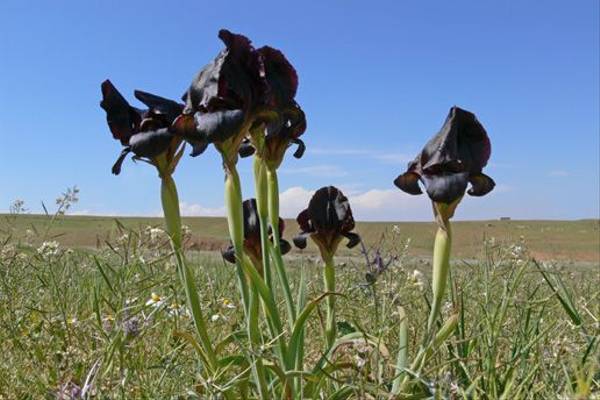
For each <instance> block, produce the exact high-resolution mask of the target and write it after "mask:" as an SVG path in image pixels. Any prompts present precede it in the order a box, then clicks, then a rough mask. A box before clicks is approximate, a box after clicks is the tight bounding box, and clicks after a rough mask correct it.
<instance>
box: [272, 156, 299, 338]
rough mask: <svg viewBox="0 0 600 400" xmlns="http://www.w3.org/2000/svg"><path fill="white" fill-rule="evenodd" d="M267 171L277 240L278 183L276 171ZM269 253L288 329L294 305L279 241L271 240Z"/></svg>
mask: <svg viewBox="0 0 600 400" xmlns="http://www.w3.org/2000/svg"><path fill="white" fill-rule="evenodd" d="M266 169H267V188H268V192H269V195H268V202H269V222H270V224H271V229H272V231H273V237H274V238H278V237H279V236H280V233H279V182H278V180H277V171H276V170H275V169H272V168H266ZM269 248H270V250H271V251H270V253H271V256H272V257H273V262H274V263H275V268H276V269H277V275H278V276H279V281H280V283H281V287H282V288H283V294H284V297H285V304H286V307H287V311H288V316H289V323H290V327H292V326H293V324H294V321H295V320H296V307H295V305H294V299H293V297H292V291H291V290H290V284H289V281H288V277H287V273H286V271H285V265H284V263H283V257H282V256H281V243H280V242H279V240H273V244H272V245H271V244H269Z"/></svg>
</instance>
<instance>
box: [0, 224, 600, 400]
mask: <svg viewBox="0 0 600 400" xmlns="http://www.w3.org/2000/svg"><path fill="white" fill-rule="evenodd" d="M119 221H120V223H119V224H117V223H116V222H115V220H114V219H113V218H107V217H78V216H77V217H63V216H58V217H57V218H56V219H55V220H54V221H53V223H52V224H51V225H50V224H49V217H45V216H35V215H20V216H7V215H4V216H2V232H0V239H2V240H0V399H2V400H8V399H11V400H12V399H38V398H40V399H41V398H46V399H61V400H63V399H64V400H66V399H68V400H75V399H81V398H85V399H88V398H91V399H190V400H191V399H207V398H211V399H212V398H214V399H220V398H223V397H221V396H222V395H221V394H220V393H221V392H222V390H224V388H227V384H228V382H234V383H235V385H234V386H233V387H232V388H231V389H227V390H229V397H228V398H234V399H235V398H245V396H244V395H243V394H242V392H243V391H244V389H243V387H244V384H243V382H245V381H246V380H247V379H248V369H247V368H244V367H243V366H237V365H232V366H231V367H228V368H226V369H224V371H223V372H222V373H220V375H218V376H215V377H211V378H210V379H209V380H206V379H205V377H206V371H205V370H204V366H203V364H202V363H201V362H199V358H198V355H197V352H196V351H195V348H196V349H197V346H198V345H197V344H196V343H197V342H196V341H195V339H194V337H196V336H195V331H194V324H193V323H192V319H191V317H190V314H189V308H187V306H186V295H185V290H184V287H183V286H182V284H181V281H180V280H179V278H178V273H177V269H176V266H175V264H174V261H173V256H172V253H171V247H170V245H169V243H168V241H167V240H166V238H165V237H164V236H161V235H159V236H158V237H156V238H153V233H152V232H151V230H150V229H148V225H151V226H161V224H162V220H161V219H158V218H119ZM184 223H185V224H186V225H188V226H189V227H190V228H191V236H189V237H188V239H187V244H188V251H187V253H186V255H187V264H188V265H189V266H190V268H191V271H192V276H193V280H194V281H195V284H196V286H197V288H198V295H199V302H200V307H201V310H202V313H203V314H204V318H205V319H206V321H207V323H208V335H209V337H210V338H211V340H213V341H214V343H213V344H214V345H215V348H217V349H218V357H219V358H222V359H223V360H228V359H229V358H228V357H234V355H236V354H249V353H251V352H252V351H254V350H252V349H251V348H249V347H248V346H249V344H248V341H247V340H245V337H244V324H245V317H244V312H243V309H242V306H241V304H240V297H239V293H238V288H237V281H236V274H235V268H234V267H233V266H231V264H226V263H225V262H224V261H223V260H222V258H221V257H220V256H219V254H218V253H217V252H215V251H204V250H216V249H220V248H222V247H223V246H224V245H225V244H226V243H227V240H226V226H225V220H224V219H221V218H185V219H184ZM394 225H397V227H398V228H396V229H394V228H393V226H394ZM287 226H288V230H287V236H288V237H289V236H291V233H293V232H294V231H295V229H294V228H295V223H293V221H288V225H287ZM454 228H455V229H454V232H455V235H456V238H457V240H456V246H455V254H457V255H458V259H455V260H454V263H453V264H454V266H453V267H452V281H451V282H452V284H451V285H450V287H449V289H448V290H447V293H446V296H445V301H444V306H443V310H442V320H443V321H446V322H448V321H450V320H452V319H453V318H455V320H458V321H459V322H458V325H457V327H456V329H455V331H453V334H452V335H451V336H450V337H449V338H448V339H447V340H446V341H445V342H444V346H440V348H438V349H437V350H436V351H435V352H434V353H433V354H432V355H431V356H430V357H431V358H429V359H428V362H427V366H426V368H424V369H423V370H422V371H421V374H420V375H419V377H418V379H419V380H420V381H421V382H422V383H423V384H425V385H426V386H427V387H431V388H434V390H435V391H437V392H438V393H442V394H443V395H444V396H446V397H444V398H451V399H462V398H480V399H497V398H505V399H553V398H560V399H581V400H583V399H588V398H589V399H600V387H599V385H598V382H599V381H600V369H599V360H600V352H599V351H600V350H599V347H598V343H599V340H600V323H599V321H600V301H599V298H600V289H599V287H600V286H599V285H598V283H599V278H600V277H599V275H598V272H599V271H598V251H599V249H598V246H597V243H598V235H599V233H598V221H592V220H589V221H573V222H564V221H489V222H488V221H483V222H456V223H454ZM27 230H29V232H27ZM357 230H358V232H361V233H362V235H363V238H364V240H365V242H366V243H367V244H368V245H375V246H376V247H377V248H379V249H381V252H382V256H383V257H384V259H385V260H389V259H390V258H391V257H395V261H394V262H393V263H391V264H390V266H389V268H388V269H387V270H385V271H383V272H382V273H381V274H380V275H377V276H375V278H374V279H368V278H367V277H366V275H365V273H366V272H367V271H368V268H369V267H368V266H367V264H366V263H365V261H364V258H362V257H360V251H359V250H358V249H353V250H351V251H349V250H346V251H345V252H344V256H341V257H337V265H336V281H337V286H336V290H337V291H338V292H339V293H340V296H339V298H338V299H337V300H336V304H337V306H336V307H337V310H338V316H337V328H338V337H345V336H343V335H353V334H359V336H358V337H363V336H364V337H371V338H376V340H374V339H373V340H374V341H372V342H368V341H366V339H365V340H363V339H356V340H354V341H351V342H348V343H346V344H344V345H343V346H340V347H339V348H338V349H337V350H336V351H335V353H333V354H331V355H330V357H331V362H332V363H333V365H336V366H337V365H339V366H340V367H339V369H338V370H336V372H335V373H333V374H332V376H334V378H335V379H329V380H321V381H317V382H319V383H318V385H317V386H316V387H317V389H314V386H315V380H314V379H311V378H310V376H309V373H308V372H306V374H307V378H306V380H305V381H303V382H304V384H305V385H306V397H303V398H307V399H308V398H311V399H317V398H319V399H320V398H323V397H322V396H321V395H315V393H321V394H328V393H334V392H336V393H337V392H339V393H343V394H344V395H343V396H338V397H335V398H339V399H381V400H387V399H390V398H391V397H390V396H389V392H390V389H391V387H392V381H393V379H394V376H395V372H394V371H395V370H394V365H395V364H394V363H395V357H396V354H397V353H398V351H399V341H400V339H399V335H400V333H399V325H400V323H401V321H408V323H407V326H408V328H407V329H408V331H407V332H408V333H407V334H408V345H407V346H408V347H407V348H408V357H409V359H413V358H414V357H417V354H418V349H419V346H420V345H421V342H420V341H421V339H422V338H423V337H424V336H425V334H426V332H425V331H426V320H427V314H428V310H429V305H430V302H431V298H432V291H431V287H430V282H429V280H430V277H431V265H430V262H429V260H428V256H429V255H430V253H431V247H432V237H433V232H434V226H433V224H429V223H397V224H393V223H359V224H358V229H357ZM159 232H160V231H159ZM383 233H385V235H384V239H383V241H380V238H381V237H382V234H383ZM521 236H523V237H524V240H523V239H522V238H521ZM409 237H410V238H411V241H410V243H409V244H408V245H406V239H407V238H409ZM484 237H486V238H487V240H484ZM492 237H493V238H494V240H491V238H492ZM54 240H56V241H59V242H60V244H56V243H52V242H53V241H54ZM41 242H47V243H46V244H44V245H41ZM196 250H202V251H196ZM314 255H315V254H314V250H311V251H309V252H308V254H302V253H299V252H296V253H295V254H294V255H293V256H292V257H286V260H287V267H288V268H287V271H288V274H289V279H290V285H291V290H292V292H293V293H294V296H295V297H300V296H299V293H302V292H303V290H304V291H305V292H304V293H305V296H304V297H305V299H306V300H304V301H311V300H314V299H318V298H319V297H320V295H321V294H322V293H323V292H324V288H323V283H322V272H323V266H322V264H321V263H320V262H317V261H316V260H317V257H315V256H314ZM371 255H372V254H371ZM348 256H350V257H348ZM534 258H537V259H548V260H550V259H551V260H558V262H556V263H541V264H538V263H536V261H534ZM573 264H574V265H577V266H578V268H570V267H571V266H572V265H573ZM415 270H418V271H421V272H422V274H418V273H415ZM543 271H546V272H545V275H544V273H543ZM301 282H304V283H305V285H306V286H304V285H303V284H302V283H301ZM276 287H277V288H278V290H276V293H278V294H277V296H278V307H277V308H278V309H279V312H280V313H281V314H282V315H285V312H286V310H285V306H284V301H283V300H282V298H281V292H280V285H279V284H277V285H276ZM302 288H304V289H302ZM400 306H402V307H403V308H404V310H406V315H407V319H406V320H404V319H402V318H401V316H400V314H399V310H400V308H399V307H400ZM324 314H325V310H324V307H323V306H322V305H321V306H319V307H317V311H316V312H315V313H313V314H312V315H311V316H310V318H308V319H307V322H306V324H307V325H306V333H305V337H304V340H305V345H304V346H305V347H304V350H303V351H304V354H305V355H304V360H303V364H302V365H300V366H299V368H301V369H302V370H303V371H318V370H315V368H316V367H315V365H317V364H318V363H319V360H322V359H323V357H324V355H323V337H324V334H323V329H324V328H323V324H324V323H323V320H324ZM259 328H260V331H261V332H263V334H264V335H267V332H268V331H269V326H268V324H267V322H266V321H265V320H264V319H261V321H260V326H259ZM284 336H285V338H286V340H288V339H289V337H290V332H289V331H286V332H284ZM340 340H341V339H340ZM376 343H377V344H376ZM260 351H261V357H262V358H263V359H264V360H267V362H268V360H274V359H276V357H277V354H278V353H277V352H278V350H277V346H275V344H274V343H273V342H265V343H264V345H263V346H262V347H261V350H260ZM315 375H316V373H315ZM212 379H214V381H213V380H212ZM240 382H241V383H240ZM237 385H239V388H238V386H237ZM319 385H320V386H319ZM303 390H304V389H303ZM82 391H85V393H83V394H82ZM249 398H254V397H252V396H250V397H249ZM400 398H402V397H400ZM411 398H415V399H416V398H419V399H425V398H428V397H427V396H421V397H419V396H416V397H411Z"/></svg>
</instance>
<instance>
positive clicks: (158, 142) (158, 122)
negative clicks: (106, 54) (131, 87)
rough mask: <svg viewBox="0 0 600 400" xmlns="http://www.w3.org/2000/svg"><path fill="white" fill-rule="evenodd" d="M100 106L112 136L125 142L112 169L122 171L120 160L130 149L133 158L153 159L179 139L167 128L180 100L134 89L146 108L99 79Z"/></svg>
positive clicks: (180, 109)
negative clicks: (176, 100) (128, 100)
mask: <svg viewBox="0 0 600 400" xmlns="http://www.w3.org/2000/svg"><path fill="white" fill-rule="evenodd" d="M101 89H102V101H101V102H100V106H101V107H102V108H103V109H104V111H106V121H107V122H108V126H109V128H110V130H111V132H112V135H113V137H114V138H115V139H117V140H119V141H120V142H121V144H122V145H123V146H124V148H123V150H122V152H121V154H120V155H119V158H118V159H117V162H116V163H115V164H114V165H113V167H112V172H113V174H115V175H118V174H119V173H120V172H121V165H122V164H123V160H124V159H125V157H126V156H127V154H129V153H130V152H131V153H133V154H134V155H135V158H139V159H146V160H152V159H153V158H155V157H157V156H159V155H161V154H163V153H164V152H166V151H167V150H168V149H169V148H173V147H177V146H178V144H179V142H180V141H181V140H180V139H178V138H176V137H175V136H174V135H173V134H172V133H170V131H169V127H170V126H171V124H172V123H173V121H174V120H175V119H176V118H177V117H178V116H179V115H180V114H181V112H182V110H183V104H179V103H177V102H175V101H173V100H169V99H165V98H163V97H160V96H156V95H153V94H150V93H146V92H142V91H140V90H136V91H135V92H134V94H135V97H136V98H137V99H138V100H139V101H141V102H142V103H144V104H145V105H146V107H148V108H147V109H145V110H141V109H138V108H135V107H132V106H131V105H129V103H128V102H127V100H125V98H124V97H123V96H122V95H121V93H119V91H118V90H117V89H116V88H115V87H114V86H113V84H112V83H111V82H110V81H109V80H106V81H104V82H102V86H101Z"/></svg>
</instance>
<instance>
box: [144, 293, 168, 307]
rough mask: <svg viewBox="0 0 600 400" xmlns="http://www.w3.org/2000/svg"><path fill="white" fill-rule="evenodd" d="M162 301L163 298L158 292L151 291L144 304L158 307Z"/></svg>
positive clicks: (163, 300) (163, 301)
mask: <svg viewBox="0 0 600 400" xmlns="http://www.w3.org/2000/svg"><path fill="white" fill-rule="evenodd" d="M164 303H165V299H163V298H162V297H161V296H159V295H158V294H156V293H154V292H152V294H151V295H150V299H148V301H147V302H146V305H147V306H152V307H154V308H158V307H161V306H162V305H163V304H164Z"/></svg>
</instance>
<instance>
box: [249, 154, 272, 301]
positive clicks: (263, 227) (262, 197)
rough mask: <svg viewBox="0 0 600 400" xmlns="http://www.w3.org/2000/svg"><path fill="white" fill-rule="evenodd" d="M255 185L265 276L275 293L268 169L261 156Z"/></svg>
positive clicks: (255, 158) (256, 166)
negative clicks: (270, 236) (271, 255)
mask: <svg viewBox="0 0 600 400" xmlns="http://www.w3.org/2000/svg"><path fill="white" fill-rule="evenodd" d="M254 185H255V192H256V208H257V213H258V219H259V221H260V247H261V255H262V269H263V276H264V278H265V283H266V284H267V287H268V288H269V289H270V290H271V292H272V293H273V295H275V293H274V292H273V279H272V273H271V262H270V259H271V258H270V256H269V222H268V219H269V209H268V198H269V192H268V186H267V170H266V167H265V165H264V163H263V161H262V159H260V158H259V157H254Z"/></svg>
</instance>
